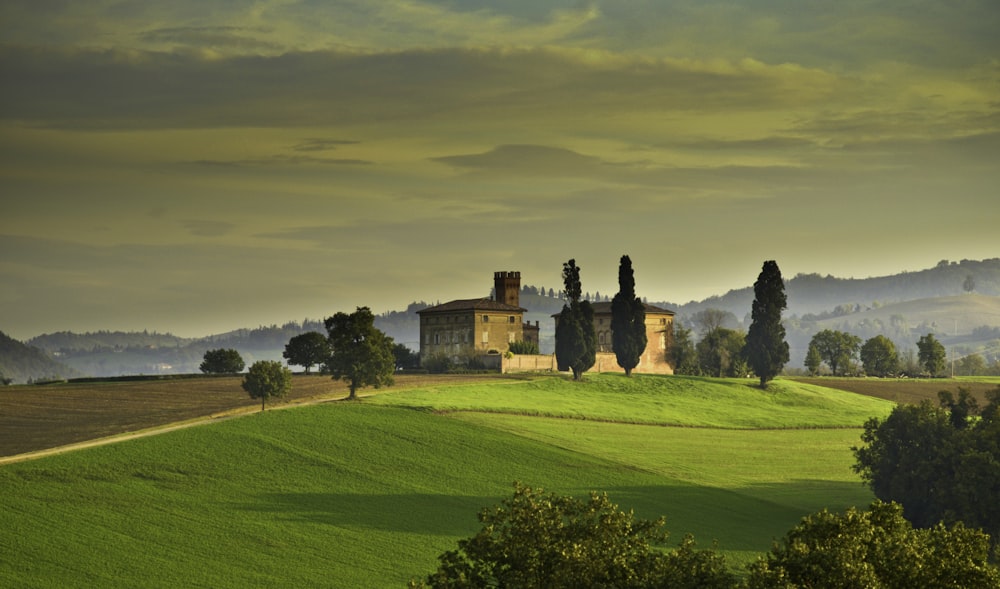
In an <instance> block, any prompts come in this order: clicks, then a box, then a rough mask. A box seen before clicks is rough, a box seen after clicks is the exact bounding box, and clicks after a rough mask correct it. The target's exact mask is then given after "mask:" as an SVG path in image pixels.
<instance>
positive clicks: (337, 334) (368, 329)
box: [324, 307, 396, 399]
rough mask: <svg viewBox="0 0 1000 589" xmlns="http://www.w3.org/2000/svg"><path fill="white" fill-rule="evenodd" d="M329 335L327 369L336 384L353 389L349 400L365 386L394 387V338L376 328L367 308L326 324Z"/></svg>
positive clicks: (373, 318) (330, 318)
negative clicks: (342, 384) (343, 383)
mask: <svg viewBox="0 0 1000 589" xmlns="http://www.w3.org/2000/svg"><path fill="white" fill-rule="evenodd" d="M324 325H326V330H327V332H328V333H329V342H330V350H331V355H330V358H329V360H328V361H327V369H328V370H329V371H330V374H331V375H333V379H334V380H343V381H345V382H347V383H348V386H349V387H350V391H351V392H350V395H349V397H348V398H349V399H356V398H357V390H358V389H359V388H363V387H366V386H373V387H375V388H381V387H383V386H391V385H392V384H393V382H394V381H393V377H392V376H393V373H394V372H395V368H396V357H395V356H394V355H393V341H392V338H391V337H389V336H387V335H386V334H384V333H383V332H382V331H380V330H379V329H377V328H376V327H375V315H373V314H372V312H371V309H369V308H368V307H358V308H357V310H356V311H355V312H354V313H351V314H347V313H343V312H338V313H336V314H335V315H334V316H333V317H328V318H327V319H326V321H325V322H324Z"/></svg>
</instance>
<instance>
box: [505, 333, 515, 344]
mask: <svg viewBox="0 0 1000 589" xmlns="http://www.w3.org/2000/svg"><path fill="white" fill-rule="evenodd" d="M515 335H516V334H515V333H514V332H513V331H511V332H509V333H508V334H507V343H508V344H512V343H514V336H515Z"/></svg>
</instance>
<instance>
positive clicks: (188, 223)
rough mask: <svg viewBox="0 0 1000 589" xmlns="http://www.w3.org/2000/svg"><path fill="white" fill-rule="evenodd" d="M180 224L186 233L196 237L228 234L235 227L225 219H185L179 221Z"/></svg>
mask: <svg viewBox="0 0 1000 589" xmlns="http://www.w3.org/2000/svg"><path fill="white" fill-rule="evenodd" d="M181 225H182V226H183V227H184V228H185V229H186V230H187V231H188V233H190V234H191V235H195V236H197V237H221V236H223V235H226V234H228V233H229V232H230V231H232V230H233V228H234V227H235V225H234V224H232V223H227V222H225V221H211V220H205V219H187V220H185V221H181Z"/></svg>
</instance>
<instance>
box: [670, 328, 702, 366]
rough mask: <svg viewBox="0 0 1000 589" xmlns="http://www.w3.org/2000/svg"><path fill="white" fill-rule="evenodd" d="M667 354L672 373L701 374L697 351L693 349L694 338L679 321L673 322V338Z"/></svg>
mask: <svg viewBox="0 0 1000 589" xmlns="http://www.w3.org/2000/svg"><path fill="white" fill-rule="evenodd" d="M667 354H668V356H669V357H670V364H671V365H672V366H673V367H674V374H687V375H691V376H698V375H700V374H701V367H700V366H699V364H698V352H697V351H696V350H695V346H694V340H693V339H692V338H691V330H690V329H687V328H685V327H684V326H682V325H681V324H680V323H679V322H675V323H674V338H673V341H672V342H671V345H670V349H669V350H667Z"/></svg>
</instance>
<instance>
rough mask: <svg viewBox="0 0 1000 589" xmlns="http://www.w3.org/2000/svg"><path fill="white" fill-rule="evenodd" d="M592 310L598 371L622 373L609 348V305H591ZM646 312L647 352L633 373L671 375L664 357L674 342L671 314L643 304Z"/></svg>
mask: <svg viewBox="0 0 1000 589" xmlns="http://www.w3.org/2000/svg"><path fill="white" fill-rule="evenodd" d="M591 306H592V307H593V308H594V333H596V334H597V363H595V364H594V368H593V369H592V370H595V371H597V372H625V369H624V368H622V367H621V366H619V365H618V359H617V357H616V356H615V352H614V349H613V348H612V346H613V344H612V339H611V303H591ZM643 306H644V307H645V311H646V349H645V350H644V351H643V352H642V355H641V356H640V357H639V365H638V366H636V367H635V368H634V369H633V370H632V372H633V373H639V374H642V373H645V374H673V373H674V367H673V366H672V365H671V364H670V360H669V358H668V357H667V350H669V349H670V346H671V344H672V342H673V336H674V312H673V311H668V310H667V309H661V308H660V307H656V306H653V305H649V304H644V305H643Z"/></svg>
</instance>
